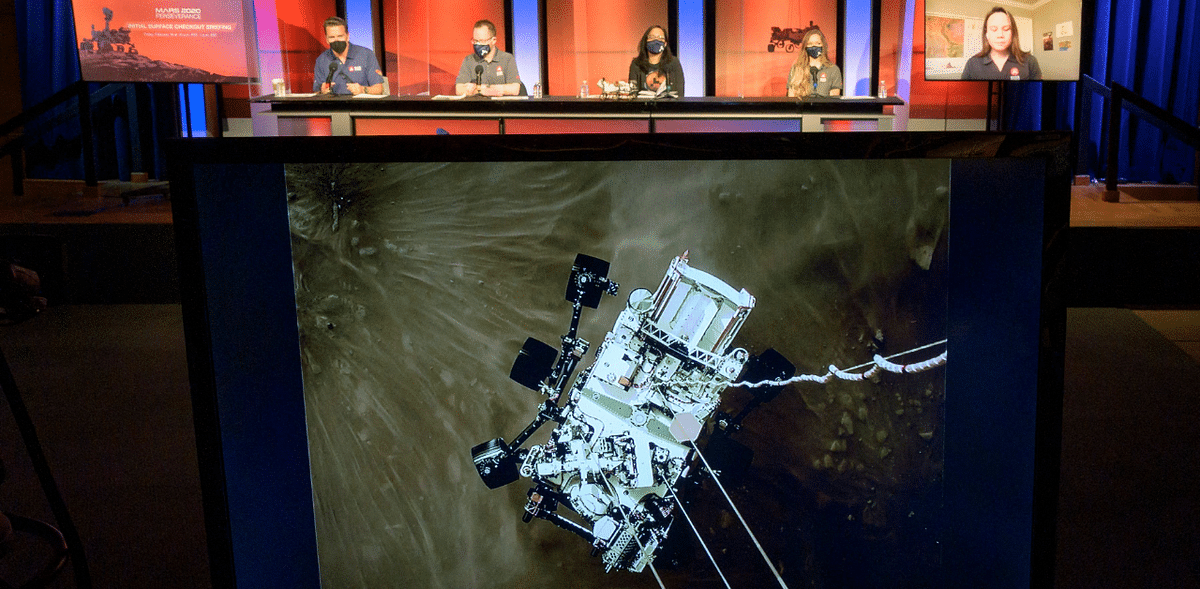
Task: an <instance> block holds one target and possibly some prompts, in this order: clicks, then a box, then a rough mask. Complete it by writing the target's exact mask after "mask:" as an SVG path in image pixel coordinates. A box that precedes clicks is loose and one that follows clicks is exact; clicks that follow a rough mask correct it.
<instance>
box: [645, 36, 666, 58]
mask: <svg viewBox="0 0 1200 589" xmlns="http://www.w3.org/2000/svg"><path fill="white" fill-rule="evenodd" d="M666 47H667V44H666V43H664V42H662V41H659V40H658V39H655V40H653V41H647V42H646V51H649V52H650V53H653V54H655V55H658V54H659V53H662V52H663V49H665V48H666Z"/></svg>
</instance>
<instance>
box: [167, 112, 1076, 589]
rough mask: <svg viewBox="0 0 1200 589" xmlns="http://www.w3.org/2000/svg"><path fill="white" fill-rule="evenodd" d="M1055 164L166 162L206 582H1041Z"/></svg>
mask: <svg viewBox="0 0 1200 589" xmlns="http://www.w3.org/2000/svg"><path fill="white" fill-rule="evenodd" d="M430 139H437V140H438V141H430ZM1068 144H1069V136H1068V135H1067V134H1051V135H1042V136H1038V137H1025V138H1022V137H1017V136H1007V137H1006V136H983V135H980V136H974V135H963V134H945V135H935V134H915V135H907V134H901V133H880V134H855V136H854V137H853V138H848V139H847V140H846V141H844V142H838V143H835V144H830V143H829V142H828V141H827V140H825V139H823V138H820V137H815V136H812V137H809V136H805V137H800V136H798V135H795V134H791V135H769V134H753V135H732V134H731V135H722V136H720V137H716V136H712V135H694V136H667V137H652V138H647V137H646V136H644V135H637V136H633V135H630V136H603V137H601V136H595V137H586V138H579V137H562V136H521V137H514V136H505V137H500V138H479V137H461V136H449V137H437V138H425V137H421V138H416V137H414V138H398V137H395V138H392V137H388V138H385V137H378V138H376V137H355V138H297V139H296V140H293V139H290V138H279V139H278V140H274V139H271V140H252V139H251V140H227V141H206V140H199V141H197V140H193V141H191V142H188V143H186V144H184V143H183V142H180V145H179V147H180V148H181V149H185V150H186V151H176V152H175V153H173V155H172V161H173V162H174V163H175V166H174V167H173V168H172V176H171V178H172V198H173V199H176V200H174V202H176V207H177V208H176V226H177V231H178V232H179V236H180V241H179V243H180V248H181V249H180V260H181V264H182V266H183V267H184V268H185V269H187V270H186V271H185V272H184V274H183V275H185V276H187V277H189V278H188V280H191V281H193V283H192V284H190V285H189V286H188V287H187V288H186V289H185V290H186V292H187V293H189V294H188V295H187V300H186V301H184V308H185V317H186V319H185V320H186V322H187V335H188V338H189V342H188V346H189V353H190V355H191V361H192V364H191V367H190V371H191V374H192V378H193V386H194V387H195V390H194V394H195V395H196V399H197V400H196V404H195V406H196V407H197V417H196V420H197V424H198V425H197V436H198V438H199V443H200V447H201V449H202V456H201V461H202V471H203V476H204V479H205V480H206V481H207V483H208V484H210V485H211V486H210V487H208V488H209V489H217V490H218V491H217V492H213V493H210V494H208V495H206V503H207V505H206V513H207V514H208V517H209V522H210V526H211V527H210V530H209V533H210V542H211V544H212V546H211V552H210V553H211V554H213V555H215V556H214V557H213V563H214V564H213V569H214V571H217V577H216V578H214V586H233V585H234V583H235V582H236V586H238V587H259V586H263V587H277V586H287V587H305V588H308V587H317V586H321V587H398V588H400V587H477V588H491V587H496V588H500V587H545V588H560V587H580V588H587V587H595V588H601V587H613V586H620V587H647V588H649V587H659V586H666V587H717V586H722V579H726V580H727V582H728V583H729V585H730V586H733V587H772V586H777V585H778V584H780V583H783V584H786V586H789V587H898V588H899V587H923V586H931V587H964V586H972V587H1004V588H1012V587H1029V586H1030V584H1031V582H1032V584H1033V586H1041V584H1043V583H1042V582H1048V580H1047V578H1046V577H1044V576H1039V575H1044V574H1045V573H1046V570H1044V569H1039V568H1038V567H1037V563H1038V562H1039V561H1038V559H1037V557H1036V556H1035V555H1036V554H1038V550H1039V548H1040V549H1041V550H1042V553H1043V554H1044V552H1045V550H1046V547H1047V546H1050V547H1051V548H1052V544H1051V545H1048V544H1046V541H1047V537H1043V536H1039V534H1040V533H1041V532H1044V531H1046V530H1052V529H1053V526H1052V525H1051V526H1045V525H1039V524H1040V523H1042V522H1040V521H1039V520H1038V519H1037V514H1038V510H1039V507H1041V508H1042V509H1044V508H1045V507H1046V506H1047V505H1049V506H1053V504H1054V501H1055V489H1053V488H1043V489H1037V488H1035V485H1034V480H1035V476H1034V473H1035V470H1036V468H1037V465H1038V464H1039V462H1038V461H1039V459H1041V460H1042V464H1043V465H1045V464H1047V463H1048V464H1049V467H1050V470H1055V471H1056V469H1057V463H1056V462H1055V460H1056V457H1055V456H1052V455H1051V456H1045V455H1038V454H1036V453H1035V447H1037V446H1038V445H1039V444H1040V443H1042V442H1043V441H1045V440H1052V439H1055V436H1057V435H1058V431H1057V430H1056V429H1055V427H1054V424H1055V422H1054V419H1053V414H1050V415H1042V414H1041V413H1040V412H1039V410H1038V409H1039V407H1040V406H1041V403H1048V404H1049V405H1048V406H1051V407H1052V406H1054V402H1055V399H1056V398H1057V399H1058V402H1061V378H1059V379H1057V381H1056V380H1055V379H1054V378H1048V379H1046V378H1042V374H1043V373H1044V371H1046V370H1047V369H1048V367H1052V366H1054V365H1055V362H1056V361H1057V360H1056V358H1057V357H1058V356H1057V355H1056V354H1055V353H1053V352H1052V351H1051V348H1049V347H1043V346H1044V345H1045V346H1049V345H1050V344H1049V341H1050V340H1048V339H1046V338H1042V337H1040V335H1039V334H1040V333H1041V330H1040V326H1042V325H1044V324H1045V322H1046V321H1047V320H1046V319H1044V317H1047V316H1053V310H1052V309H1051V308H1049V307H1048V306H1047V305H1048V304H1049V303H1047V299H1045V298H1043V297H1042V292H1043V286H1042V276H1043V270H1042V269H1043V264H1044V263H1045V264H1048V265H1049V267H1051V268H1053V267H1055V263H1054V262H1053V260H1049V261H1046V262H1043V252H1044V251H1045V249H1044V248H1045V247H1046V243H1047V242H1048V240H1049V239H1050V236H1051V235H1053V234H1054V232H1055V231H1054V230H1052V229H1047V224H1048V223H1050V221H1048V219H1052V218H1065V213H1062V212H1061V211H1060V212H1059V213H1047V212H1046V211H1053V210H1055V207H1057V208H1058V209H1062V208H1064V207H1065V205H1066V203H1067V200H1068V197H1067V194H1066V189H1067V188H1068V181H1069V170H1067V169H1066V166H1064V165H1062V164H1061V163H1060V162H1065V161H1067V158H1065V157H1063V156H1064V154H1065V152H1066V148H1067V146H1068ZM957 154H963V155H964V156H966V157H959V156H958V155H957ZM982 154H989V155H992V156H996V157H994V158H987V159H984V158H983V157H981V155H982ZM1016 154H1019V156H1017V155H1016ZM176 188H178V192H177V191H176ZM1054 203H1056V204H1054ZM1050 322H1051V323H1052V321H1050ZM1050 372H1051V373H1053V370H1050ZM763 381H766V382H765V383H764V382H763ZM1056 382H1057V385H1056ZM1056 386H1057V387H1059V388H1058V390H1057V391H1056ZM523 432H524V433H523ZM1051 553H1052V550H1051ZM223 555H224V556H223ZM225 557H227V560H224V559H225ZM1042 562H1044V561H1042ZM979 571H988V575H987V576H986V578H981V577H980V576H979ZM221 575H228V577H229V578H226V577H222V576H221ZM232 577H236V579H235V578H232ZM256 579H264V580H265V581H263V582H262V584H259V583H256V582H255V580H256ZM939 580H943V581H945V582H944V583H941V582H939ZM660 582H661V583H662V585H660Z"/></svg>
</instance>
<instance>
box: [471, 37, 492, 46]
mask: <svg viewBox="0 0 1200 589" xmlns="http://www.w3.org/2000/svg"><path fill="white" fill-rule="evenodd" d="M495 38H496V37H494V36H492V37H488V38H486V39H475V38H472V39H471V42H472V43H474V44H476V45H487V44H488V43H491V42H492V39H495Z"/></svg>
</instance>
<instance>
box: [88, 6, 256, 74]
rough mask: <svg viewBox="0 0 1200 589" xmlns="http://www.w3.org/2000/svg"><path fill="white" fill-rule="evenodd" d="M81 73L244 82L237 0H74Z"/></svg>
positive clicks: (242, 31)
mask: <svg viewBox="0 0 1200 589" xmlns="http://www.w3.org/2000/svg"><path fill="white" fill-rule="evenodd" d="M74 9H75V32H76V37H77V39H78V45H77V46H78V48H79V65H80V71H81V72H82V74H83V79H85V80H90V81H104V82H206V83H236V82H245V81H246V80H247V78H248V77H249V74H248V72H249V67H248V66H247V43H246V32H247V30H246V27H245V13H244V11H243V6H242V3H241V2H219V1H215V0H184V2H172V1H171V0H161V1H158V2H137V1H133V0H75V2H74Z"/></svg>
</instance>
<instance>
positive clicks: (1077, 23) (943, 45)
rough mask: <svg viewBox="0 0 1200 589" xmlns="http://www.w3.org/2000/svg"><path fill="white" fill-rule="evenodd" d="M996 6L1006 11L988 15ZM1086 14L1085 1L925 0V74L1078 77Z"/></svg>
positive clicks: (1020, 78)
mask: <svg viewBox="0 0 1200 589" xmlns="http://www.w3.org/2000/svg"><path fill="white" fill-rule="evenodd" d="M994 8H1001V9H1003V10H1005V11H1007V14H1004V13H1001V14H999V15H994V16H989V15H991V13H992V10H993V9H994ZM1082 13H1083V4H1082V2H1081V0H1041V1H1032V0H1018V1H1016V2H1004V3H1002V4H997V3H995V2H992V1H989V0H926V1H925V79H926V80H998V81H1030V80H1044V81H1071V80H1078V79H1079V55H1080V51H1081V50H1082V37H1081V35H1082V34H1083V30H1082V29H1083V27H1082V22H1081V17H1082ZM989 29H991V35H992V38H993V39H994V41H989V40H988V35H989ZM993 45H995V46H993ZM1016 48H1019V51H1018V50H1017V49H1016ZM993 49H997V50H1003V51H1002V52H1003V53H1006V54H1007V59H993V58H992V55H993ZM972 60H975V63H974V64H971V63H970V62H971V61H972ZM1034 69H1036V71H1040V77H1035V76H1033V75H1032V70H1034Z"/></svg>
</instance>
